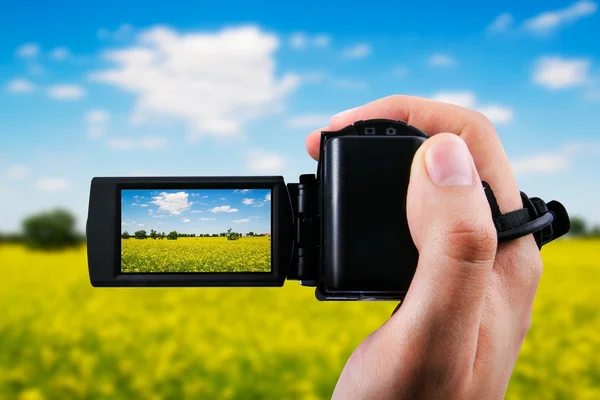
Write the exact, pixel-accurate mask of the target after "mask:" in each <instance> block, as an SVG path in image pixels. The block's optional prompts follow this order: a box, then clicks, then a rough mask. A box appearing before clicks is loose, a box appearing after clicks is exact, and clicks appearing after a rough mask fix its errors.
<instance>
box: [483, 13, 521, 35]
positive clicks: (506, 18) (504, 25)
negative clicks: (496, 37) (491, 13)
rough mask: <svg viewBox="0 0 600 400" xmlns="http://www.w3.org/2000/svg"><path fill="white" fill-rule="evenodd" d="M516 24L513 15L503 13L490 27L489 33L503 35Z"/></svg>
mask: <svg viewBox="0 0 600 400" xmlns="http://www.w3.org/2000/svg"><path fill="white" fill-rule="evenodd" d="M514 23H515V18H514V17H513V16H512V14H511V13H507V12H505V13H502V14H500V15H498V16H497V17H496V18H495V19H494V20H493V21H492V23H491V24H490V25H489V26H488V28H487V31H488V32H491V33H501V32H507V31H508V30H510V29H511V28H512V27H513V25H514Z"/></svg>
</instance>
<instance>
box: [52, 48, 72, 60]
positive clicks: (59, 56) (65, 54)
mask: <svg viewBox="0 0 600 400" xmlns="http://www.w3.org/2000/svg"><path fill="white" fill-rule="evenodd" d="M70 56H71V52H70V51H69V49H67V48H66V47H63V46H60V47H55V48H54V49H52V51H51V52H50V57H52V59H53V60H56V61H64V60H66V59H67V58H69V57H70Z"/></svg>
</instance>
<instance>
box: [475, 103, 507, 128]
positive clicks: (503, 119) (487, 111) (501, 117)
mask: <svg viewBox="0 0 600 400" xmlns="http://www.w3.org/2000/svg"><path fill="white" fill-rule="evenodd" d="M477 111H479V112H480V113H482V114H483V115H485V116H486V117H488V119H489V120H490V121H492V122H494V123H496V124H508V123H510V122H512V120H513V119H514V116H515V113H514V111H513V110H512V109H511V108H509V107H505V106H501V105H496V104H490V105H485V106H481V107H478V108H477Z"/></svg>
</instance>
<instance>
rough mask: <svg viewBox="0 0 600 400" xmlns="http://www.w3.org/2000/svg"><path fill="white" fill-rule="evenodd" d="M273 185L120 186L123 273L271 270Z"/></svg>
mask: <svg viewBox="0 0 600 400" xmlns="http://www.w3.org/2000/svg"><path fill="white" fill-rule="evenodd" d="M271 208H272V207H271V190H270V189H181V190H177V189H165V190H162V189H122V190H121V240H120V243H121V273H122V274H138V273H139V274H148V273H224V274H229V273H248V272H254V273H270V272H271V268H272V264H271V253H272V249H271V211H272V210H271Z"/></svg>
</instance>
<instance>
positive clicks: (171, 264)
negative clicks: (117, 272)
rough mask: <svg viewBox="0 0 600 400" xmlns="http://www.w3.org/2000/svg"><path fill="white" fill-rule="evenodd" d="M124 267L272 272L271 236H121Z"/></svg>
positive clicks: (130, 270)
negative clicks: (124, 237) (238, 237)
mask: <svg viewBox="0 0 600 400" xmlns="http://www.w3.org/2000/svg"><path fill="white" fill-rule="evenodd" d="M121 270H122V271H123V272H127V273H143V272H270V271H271V238H270V237H243V238H240V239H239V240H227V238H225V237H218V238H198V237H197V238H178V239H177V240H154V239H139V240H138V239H121Z"/></svg>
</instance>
